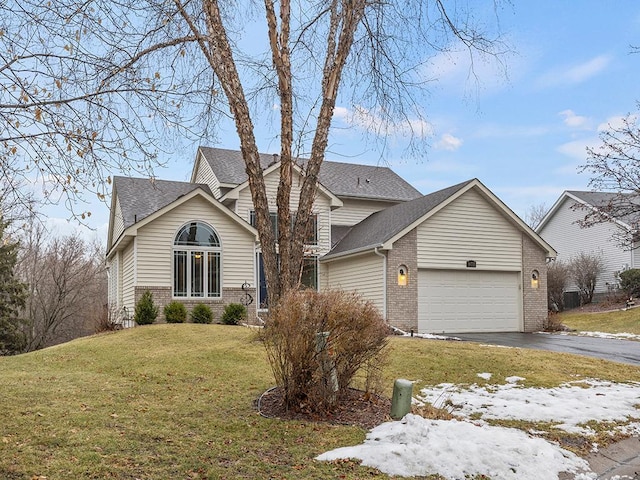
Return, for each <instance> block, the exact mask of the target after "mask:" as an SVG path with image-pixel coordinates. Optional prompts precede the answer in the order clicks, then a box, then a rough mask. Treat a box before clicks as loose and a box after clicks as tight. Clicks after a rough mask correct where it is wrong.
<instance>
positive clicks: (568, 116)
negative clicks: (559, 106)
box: [558, 110, 591, 129]
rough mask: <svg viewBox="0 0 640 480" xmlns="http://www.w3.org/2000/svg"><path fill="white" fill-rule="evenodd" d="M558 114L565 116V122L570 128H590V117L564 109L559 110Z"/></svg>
mask: <svg viewBox="0 0 640 480" xmlns="http://www.w3.org/2000/svg"><path fill="white" fill-rule="evenodd" d="M558 115H560V116H561V117H562V118H563V122H564V124H565V125H566V126H567V127H570V128H581V129H588V128H589V126H590V125H589V124H590V123H591V122H590V120H589V118H587V117H584V116H582V115H576V113H575V112H574V111H573V110H563V111H561V112H558Z"/></svg>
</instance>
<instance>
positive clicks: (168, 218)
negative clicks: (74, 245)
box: [136, 196, 255, 288]
mask: <svg viewBox="0 0 640 480" xmlns="http://www.w3.org/2000/svg"><path fill="white" fill-rule="evenodd" d="M190 221H202V222H205V223H207V224H209V225H211V226H212V227H213V229H214V230H215V231H216V233H217V234H218V236H219V237H220V242H221V245H222V272H223V274H222V286H223V287H225V288H230V287H238V288H239V287H241V286H242V284H243V283H244V282H245V281H246V282H249V283H251V284H253V283H254V281H253V278H254V267H253V263H254V260H253V258H254V245H255V243H254V237H253V236H252V235H251V234H250V233H249V232H248V231H247V230H245V229H244V228H243V227H242V226H240V225H239V224H238V223H237V222H235V221H234V220H233V219H231V218H230V217H229V216H228V215H226V214H224V213H222V212H221V211H220V210H218V208H216V207H214V206H213V205H211V203H210V202H208V201H207V200H205V199H204V198H202V197H199V196H196V197H194V198H192V199H191V200H189V201H187V202H185V203H183V204H181V205H179V206H177V207H176V208H174V209H173V210H171V211H169V212H167V213H165V214H164V215H162V216H161V217H159V218H157V219H156V220H154V221H153V222H151V223H149V224H147V225H145V226H143V227H141V228H140V229H139V230H138V236H137V237H136V239H137V245H138V247H137V250H138V251H137V259H138V275H137V276H138V283H137V285H139V286H146V285H153V286H158V287H171V286H172V264H173V263H172V260H173V242H174V240H175V235H176V233H177V232H178V230H179V228H180V227H182V226H183V225H184V224H185V223H187V222H190Z"/></svg>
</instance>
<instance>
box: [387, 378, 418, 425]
mask: <svg viewBox="0 0 640 480" xmlns="http://www.w3.org/2000/svg"><path fill="white" fill-rule="evenodd" d="M412 393H413V382H410V381H409V380H405V379H403V378H399V379H397V380H396V381H395V383H394V384H393V397H391V418H393V419H394V420H400V419H401V418H402V417H404V416H405V415H406V414H407V413H409V412H410V411H411V396H412Z"/></svg>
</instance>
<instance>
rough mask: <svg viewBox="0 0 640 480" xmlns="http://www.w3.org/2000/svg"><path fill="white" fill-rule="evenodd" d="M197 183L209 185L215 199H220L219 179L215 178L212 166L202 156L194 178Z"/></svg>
mask: <svg viewBox="0 0 640 480" xmlns="http://www.w3.org/2000/svg"><path fill="white" fill-rule="evenodd" d="M194 180H195V183H204V184H205V185H208V186H209V188H210V189H211V192H212V193H213V196H214V197H215V198H220V196H221V194H220V182H219V181H218V177H216V176H215V174H214V173H213V170H211V165H209V162H207V161H206V160H205V159H204V157H203V156H202V155H200V161H199V162H198V170H197V171H196V174H195V177H194Z"/></svg>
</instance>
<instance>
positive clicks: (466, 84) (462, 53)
mask: <svg viewBox="0 0 640 480" xmlns="http://www.w3.org/2000/svg"><path fill="white" fill-rule="evenodd" d="M520 63H521V59H520V58H518V57H516V56H515V55H510V54H508V53H503V54H502V55H500V57H497V56H494V55H489V54H486V55H483V54H481V53H478V52H475V53H473V55H472V54H471V53H470V52H469V49H468V48H467V47H466V46H464V45H462V43H461V42H458V43H456V44H452V45H450V46H449V48H448V49H447V50H445V51H442V52H439V53H438V54H436V55H434V56H432V57H431V58H428V59H427V60H425V62H424V67H423V69H422V72H421V75H422V77H423V78H424V79H426V80H427V81H432V80H437V81H438V82H439V83H440V84H441V85H447V86H451V87H455V88H462V89H463V90H465V91H466V92H467V93H469V91H475V93H476V94H477V93H479V92H480V91H495V90H497V89H501V88H503V87H504V86H505V85H507V84H508V82H509V77H511V76H512V73H513V72H514V71H516V73H517V71H519V70H521V69H522V68H521V66H520ZM506 65H509V71H508V72H507V68H506Z"/></svg>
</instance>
